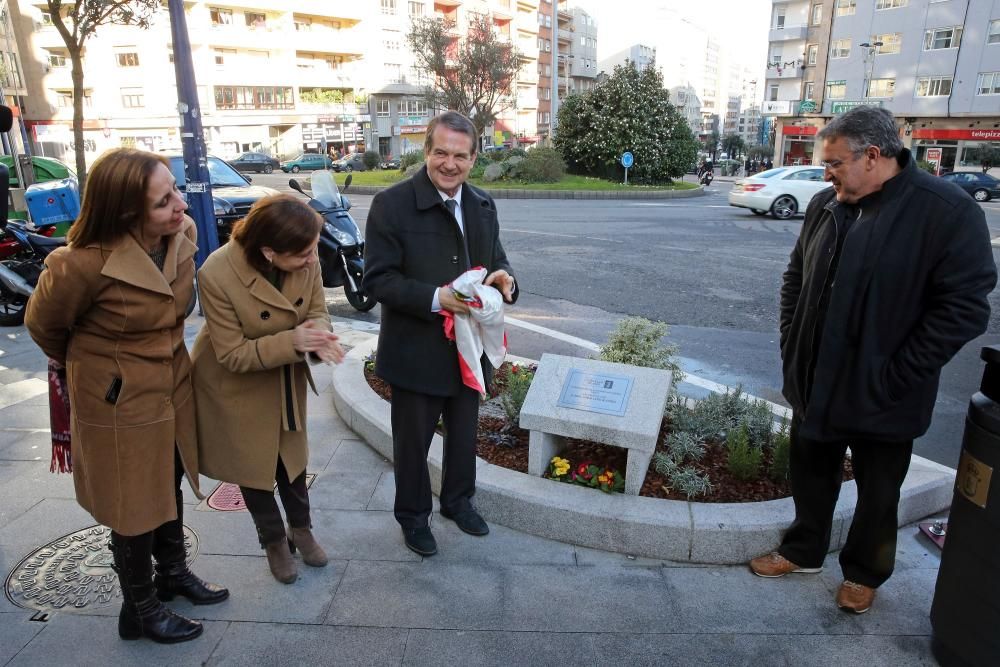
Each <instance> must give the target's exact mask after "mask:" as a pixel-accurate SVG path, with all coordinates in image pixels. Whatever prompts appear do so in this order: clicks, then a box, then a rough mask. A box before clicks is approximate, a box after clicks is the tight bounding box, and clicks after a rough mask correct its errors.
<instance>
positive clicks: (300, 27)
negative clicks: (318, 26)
mask: <svg viewBox="0 0 1000 667" xmlns="http://www.w3.org/2000/svg"><path fill="white" fill-rule="evenodd" d="M312 23H313V22H312V19H310V18H300V19H295V32H309V31H310V30H312Z"/></svg>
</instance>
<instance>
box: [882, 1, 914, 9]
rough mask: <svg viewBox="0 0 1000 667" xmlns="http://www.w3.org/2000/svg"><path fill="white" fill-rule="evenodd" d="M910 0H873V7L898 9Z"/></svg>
mask: <svg viewBox="0 0 1000 667" xmlns="http://www.w3.org/2000/svg"><path fill="white" fill-rule="evenodd" d="M909 2H910V0H875V9H876V10H879V9H899V8H900V7H905V6H906V5H907V4H909Z"/></svg>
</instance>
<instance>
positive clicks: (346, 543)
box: [312, 510, 420, 562]
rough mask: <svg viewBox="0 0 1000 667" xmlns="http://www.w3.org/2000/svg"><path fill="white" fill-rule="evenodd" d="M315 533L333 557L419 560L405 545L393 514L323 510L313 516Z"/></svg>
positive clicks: (373, 559) (364, 559) (374, 559)
mask: <svg viewBox="0 0 1000 667" xmlns="http://www.w3.org/2000/svg"><path fill="white" fill-rule="evenodd" d="M312 521H313V534H314V535H315V536H316V540H317V541H318V542H319V543H320V544H321V545H323V549H324V550H325V551H326V553H327V555H328V556H329V557H330V558H336V559H343V560H363V561H381V560H387V561H410V562H413V561H419V560H420V556H418V555H417V554H415V553H413V552H412V551H410V550H409V549H407V548H406V546H405V545H404V544H403V536H402V533H401V531H400V529H399V524H398V523H396V519H395V518H394V517H393V516H392V512H370V511H369V512H365V511H345V510H337V511H324V512H315V513H313V517H312Z"/></svg>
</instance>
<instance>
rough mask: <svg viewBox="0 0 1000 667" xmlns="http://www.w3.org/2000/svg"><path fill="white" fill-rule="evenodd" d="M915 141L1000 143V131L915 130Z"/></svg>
mask: <svg viewBox="0 0 1000 667" xmlns="http://www.w3.org/2000/svg"><path fill="white" fill-rule="evenodd" d="M913 138H914V139H968V140H972V141H1000V129H995V130H928V129H921V130H914V131H913Z"/></svg>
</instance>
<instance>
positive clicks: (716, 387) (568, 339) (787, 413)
mask: <svg viewBox="0 0 1000 667" xmlns="http://www.w3.org/2000/svg"><path fill="white" fill-rule="evenodd" d="M504 322H506V323H509V324H512V325H514V326H515V327H520V328H522V329H527V330H528V331H534V332H535V333H538V334H542V335H543V336H548V337H549V338H555V339H556V340H561V341H562V342H564V343H569V344H571V345H576V346H577V347H582V348H583V349H585V350H590V351H591V352H600V351H601V346H600V345H598V344H597V343H594V342H592V341H589V340H586V339H584V338H579V337H577V336H573V335H571V334H567V333H563V332H561V331H556V330H555V329H549V328H548V327H543V326H540V325H538V324H532V323H531V322H526V321H524V320H521V319H518V318H516V317H504ZM684 382H687V383H688V384H692V385H694V386H696V387H701V388H702V389H707V390H708V391H712V392H715V393H717V394H722V393H725V392H727V391H729V390H730V389H732V387H729V386H727V385H724V384H719V383H718V382H713V381H711V380H707V379H705V378H702V377H698V376H697V375H692V374H691V373H685V374H684ZM744 396H746V397H747V399H749V400H751V401H764V402H765V403H767V406H768V407H769V408H770V409H771V413H772V414H774V415H777V416H778V417H781V418H787V419H791V417H792V411H791V410H789V409H788V408H786V407H784V406H783V405H778V404H777V403H772V402H771V401H768V400H766V399H763V398H759V397H757V396H754V395H753V394H748V393H746V392H744Z"/></svg>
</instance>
